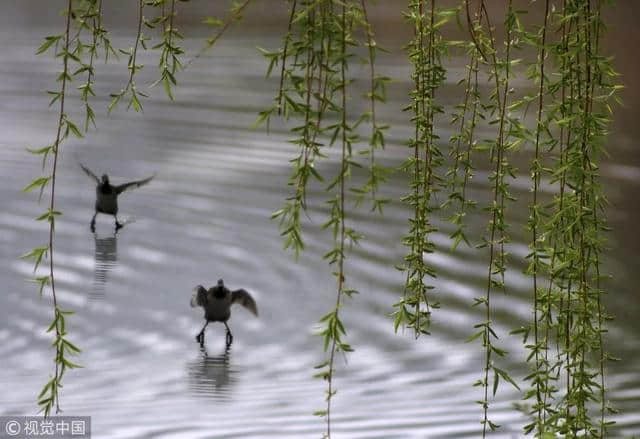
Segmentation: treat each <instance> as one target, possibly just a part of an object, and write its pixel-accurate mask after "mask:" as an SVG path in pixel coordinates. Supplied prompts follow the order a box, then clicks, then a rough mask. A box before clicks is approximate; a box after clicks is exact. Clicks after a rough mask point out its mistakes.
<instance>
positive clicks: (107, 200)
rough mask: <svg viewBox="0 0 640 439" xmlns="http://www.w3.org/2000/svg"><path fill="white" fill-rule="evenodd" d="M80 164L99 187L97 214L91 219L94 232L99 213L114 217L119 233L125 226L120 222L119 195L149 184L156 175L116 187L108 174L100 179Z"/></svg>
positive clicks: (96, 205)
mask: <svg viewBox="0 0 640 439" xmlns="http://www.w3.org/2000/svg"><path fill="white" fill-rule="evenodd" d="M78 164H79V165H80V167H81V168H82V170H83V171H84V172H85V174H87V175H88V176H89V177H90V178H92V179H93V180H94V181H95V183H96V185H97V186H96V204H95V213H94V214H93V218H91V231H92V232H95V229H96V215H98V213H104V214H106V215H113V217H114V218H115V220H116V231H118V230H119V229H120V228H121V227H122V226H123V224H122V223H120V222H119V221H118V195H120V194H121V193H123V192H124V191H126V190H130V189H135V188H139V187H140V186H144V185H145V184H147V183H149V182H150V181H151V180H152V179H153V177H155V174H154V175H152V176H151V177H147V178H145V179H142V180H136V181H131V182H129V183H124V184H121V185H118V186H114V185H112V184H111V183H110V182H109V176H108V175H107V174H103V175H102V178H98V176H97V175H96V174H94V173H93V172H91V170H90V169H89V168H87V167H86V166H84V165H83V164H82V163H78Z"/></svg>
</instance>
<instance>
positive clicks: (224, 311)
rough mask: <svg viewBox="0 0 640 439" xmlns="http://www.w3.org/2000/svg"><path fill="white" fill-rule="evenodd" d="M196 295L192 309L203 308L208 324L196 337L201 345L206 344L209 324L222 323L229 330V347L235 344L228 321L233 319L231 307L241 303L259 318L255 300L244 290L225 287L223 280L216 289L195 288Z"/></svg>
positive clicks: (192, 301) (227, 338) (192, 302)
mask: <svg viewBox="0 0 640 439" xmlns="http://www.w3.org/2000/svg"><path fill="white" fill-rule="evenodd" d="M194 290H195V293H194V294H193V297H192V298H191V307H192V308H195V307H196V306H201V307H203V308H204V318H205V320H206V323H205V324H204V326H203V327H202V330H201V331H200V332H199V333H198V335H196V340H197V341H198V342H200V344H203V343H204V330H205V329H206V328H207V325H208V324H209V322H222V323H224V326H225V328H227V337H226V341H227V346H228V345H230V344H231V343H232V342H233V335H232V334H231V330H230V329H229V325H227V320H229V317H231V305H233V304H234V303H239V304H240V305H242V306H244V307H245V308H247V309H248V310H249V311H251V312H252V313H253V314H254V315H255V316H256V317H257V316H258V308H257V306H256V302H255V300H253V297H251V294H249V293H248V292H247V291H246V290H244V289H239V290H234V291H231V290H229V289H228V288H227V287H225V286H224V282H223V280H222V279H220V280H218V284H217V285H216V286H215V287H211V288H209V290H207V289H206V288H205V287H203V286H202V285H198V286H197V287H195V289H194Z"/></svg>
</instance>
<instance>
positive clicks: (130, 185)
mask: <svg viewBox="0 0 640 439" xmlns="http://www.w3.org/2000/svg"><path fill="white" fill-rule="evenodd" d="M155 176H156V174H153V175H152V176H151V177H147V178H145V179H144V180H136V181H131V182H129V183H125V184H121V185H120V186H116V187H115V188H116V193H117V194H121V193H122V192H124V191H126V190H127V189H135V188H139V187H140V186H144V185H145V184H147V183H149V182H150V181H151V180H153V177H155Z"/></svg>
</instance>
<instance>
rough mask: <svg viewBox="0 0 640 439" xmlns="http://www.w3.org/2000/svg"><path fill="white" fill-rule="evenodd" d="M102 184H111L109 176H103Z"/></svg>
mask: <svg viewBox="0 0 640 439" xmlns="http://www.w3.org/2000/svg"><path fill="white" fill-rule="evenodd" d="M102 183H104V184H109V176H108V175H107V174H102Z"/></svg>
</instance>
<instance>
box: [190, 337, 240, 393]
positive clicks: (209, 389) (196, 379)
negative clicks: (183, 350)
mask: <svg viewBox="0 0 640 439" xmlns="http://www.w3.org/2000/svg"><path fill="white" fill-rule="evenodd" d="M199 350H200V352H199V358H198V359H197V360H196V361H193V362H191V363H190V364H188V365H187V369H188V370H187V372H188V380H189V390H190V391H191V392H192V393H193V394H194V395H195V396H201V397H207V398H213V399H215V400H219V401H226V400H229V399H230V393H229V389H230V387H231V386H232V385H233V384H234V383H235V382H236V377H235V374H236V372H235V371H234V370H232V369H231V367H230V362H231V346H230V345H227V346H226V348H225V349H224V351H223V352H222V353H221V354H218V355H209V353H208V352H207V348H206V346H205V345H204V344H200V347H199Z"/></svg>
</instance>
